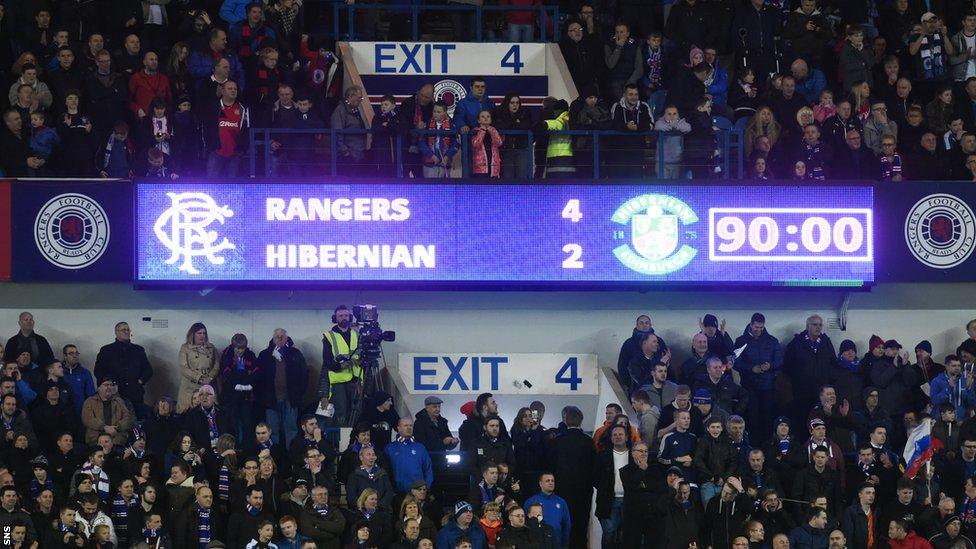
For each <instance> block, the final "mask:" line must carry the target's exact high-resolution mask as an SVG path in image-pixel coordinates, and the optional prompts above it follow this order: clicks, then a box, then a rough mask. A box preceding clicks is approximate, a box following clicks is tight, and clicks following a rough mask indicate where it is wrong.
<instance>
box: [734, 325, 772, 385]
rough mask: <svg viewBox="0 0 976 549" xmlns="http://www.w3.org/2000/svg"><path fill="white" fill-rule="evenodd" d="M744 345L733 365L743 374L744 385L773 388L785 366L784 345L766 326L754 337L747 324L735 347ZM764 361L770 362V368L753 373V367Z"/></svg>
mask: <svg viewBox="0 0 976 549" xmlns="http://www.w3.org/2000/svg"><path fill="white" fill-rule="evenodd" d="M743 345H745V346H746V348H745V350H744V351H742V355H740V356H739V358H737V359H735V362H734V363H733V365H732V367H733V368H735V369H736V371H738V372H739V373H740V374H742V386H743V387H745V388H747V389H750V390H760V391H767V390H770V389H772V388H773V382H774V381H775V380H776V374H778V373H779V370H780V368H782V367H783V347H781V346H780V344H779V340H778V339H776V338H775V337H773V336H772V335H770V334H769V332H767V331H766V329H765V328H763V332H762V334H761V335H760V336H759V337H758V338H755V337H752V334H751V333H749V326H748V325H747V326H746V329H745V330H744V331H743V332H742V335H741V336H739V337H738V338H736V340H735V344H734V347H735V348H736V349H738V348H739V347H742V346H743ZM763 362H768V363H769V370H767V371H765V372H763V373H761V374H755V373H753V372H752V368H753V367H754V366H756V365H759V364H762V363H763ZM756 396H757V397H759V395H756Z"/></svg>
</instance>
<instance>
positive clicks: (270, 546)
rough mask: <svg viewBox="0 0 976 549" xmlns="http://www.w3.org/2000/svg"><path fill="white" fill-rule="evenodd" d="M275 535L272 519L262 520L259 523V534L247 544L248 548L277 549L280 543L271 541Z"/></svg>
mask: <svg viewBox="0 0 976 549" xmlns="http://www.w3.org/2000/svg"><path fill="white" fill-rule="evenodd" d="M273 536H274V524H272V523H271V521H268V520H265V521H261V524H259V525H258V535H257V537H256V538H255V539H252V540H251V542H250V543H248V544H247V545H246V548H247V549H277V548H278V545H277V544H274V543H271V538H272V537H273Z"/></svg>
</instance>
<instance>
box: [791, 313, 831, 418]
mask: <svg viewBox="0 0 976 549" xmlns="http://www.w3.org/2000/svg"><path fill="white" fill-rule="evenodd" d="M836 356H837V353H836V352H835V349H834V344H833V342H831V341H830V338H829V337H827V334H825V333H823V318H821V317H820V315H813V316H811V317H809V318H807V327H806V329H805V330H803V331H802V332H800V333H798V334H796V335H795V336H793V340H792V341H790V343H789V345H787V346H786V353H785V354H784V356H783V371H784V372H785V373H786V375H787V376H789V378H790V381H791V382H792V383H793V414H792V415H793V418H794V420H796V421H797V422H798V423H800V424H803V423H806V421H805V420H806V418H807V414H808V413H809V411H810V409H811V408H813V406H814V404H816V403H817V400H818V398H819V392H820V387H821V386H823V385H825V384H827V383H829V382H830V370H831V368H832V367H833V365H834V361H835V360H836Z"/></svg>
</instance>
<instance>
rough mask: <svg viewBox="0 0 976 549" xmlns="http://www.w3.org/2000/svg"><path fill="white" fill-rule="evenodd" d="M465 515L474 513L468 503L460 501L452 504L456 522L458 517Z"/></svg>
mask: <svg viewBox="0 0 976 549" xmlns="http://www.w3.org/2000/svg"><path fill="white" fill-rule="evenodd" d="M465 513H474V508H473V507H471V504H470V503H468V502H466V501H464V500H463V499H462V500H461V501H459V502H457V503H455V504H454V519H455V520H456V519H457V518H458V517H460V516H461V515H463V514H465Z"/></svg>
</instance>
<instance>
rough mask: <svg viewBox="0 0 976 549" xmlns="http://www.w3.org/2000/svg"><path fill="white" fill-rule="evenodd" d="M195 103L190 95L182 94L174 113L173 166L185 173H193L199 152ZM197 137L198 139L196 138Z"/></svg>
mask: <svg viewBox="0 0 976 549" xmlns="http://www.w3.org/2000/svg"><path fill="white" fill-rule="evenodd" d="M192 107H193V104H192V103H191V102H190V96H189V95H181V96H180V97H179V98H177V100H176V112H174V113H173V116H172V120H171V121H172V123H173V131H172V135H173V139H172V141H171V143H172V148H171V151H170V153H169V154H170V157H171V159H172V161H173V166H175V167H176V169H178V170H180V171H181V172H183V173H184V174H186V173H192V172H193V171H194V167H195V165H196V158H197V154H198V153H199V150H200V148H199V146H198V145H199V139H200V138H199V136H200V132H199V130H197V122H196V119H195V118H194V116H193V109H192ZM194 137H196V139H194Z"/></svg>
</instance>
